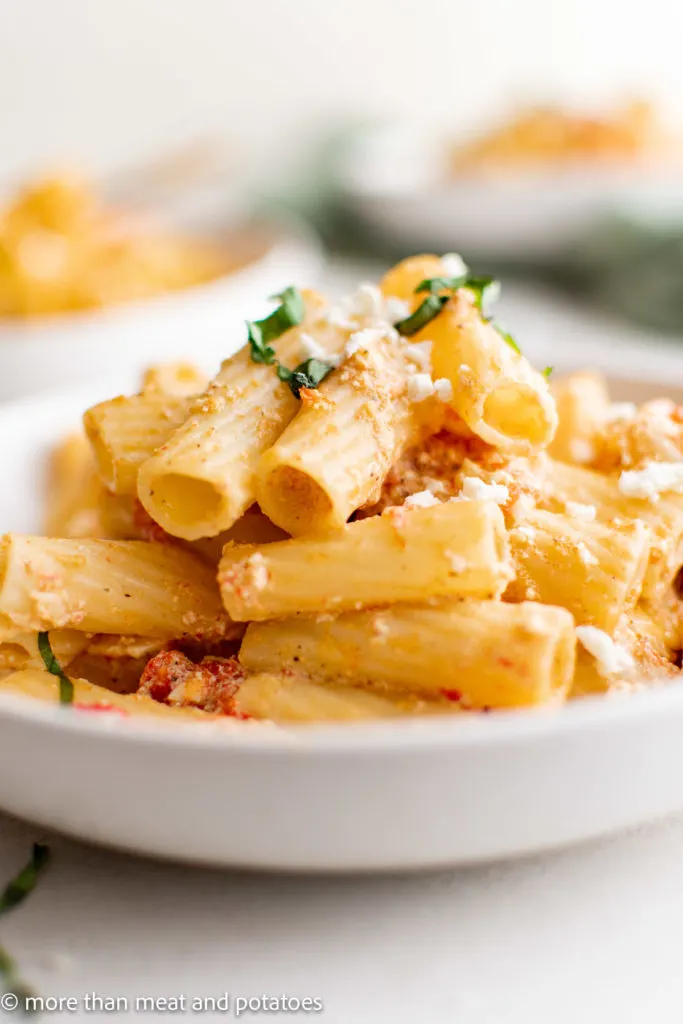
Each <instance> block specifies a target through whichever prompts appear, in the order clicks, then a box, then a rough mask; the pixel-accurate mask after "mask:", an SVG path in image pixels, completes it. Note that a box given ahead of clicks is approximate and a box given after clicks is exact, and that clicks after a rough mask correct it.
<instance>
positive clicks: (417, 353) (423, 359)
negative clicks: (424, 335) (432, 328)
mask: <svg viewBox="0 0 683 1024" xmlns="http://www.w3.org/2000/svg"><path fill="white" fill-rule="evenodd" d="M432 344H433V343H432V342H431V341H414V342H412V343H411V344H409V345H406V347H405V354H406V356H407V357H408V359H410V361H411V362H412V363H416V364H417V366H419V368H420V369H421V370H425V371H426V370H428V369H429V367H430V362H431V358H432Z"/></svg>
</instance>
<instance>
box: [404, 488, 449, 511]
mask: <svg viewBox="0 0 683 1024" xmlns="http://www.w3.org/2000/svg"><path fill="white" fill-rule="evenodd" d="M403 504H404V505H405V506H407V507H408V508H431V507H432V505H440V504H441V502H440V501H439V499H438V498H435V497H434V495H433V494H432V492H431V491H417V493H416V494H409V495H408V497H407V498H406V500H405V501H404V502H403Z"/></svg>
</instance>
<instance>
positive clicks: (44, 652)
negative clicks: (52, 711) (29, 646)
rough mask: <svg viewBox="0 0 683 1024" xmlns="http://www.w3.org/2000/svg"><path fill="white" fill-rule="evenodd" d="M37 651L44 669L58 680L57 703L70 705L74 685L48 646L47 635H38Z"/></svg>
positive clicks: (48, 639)
mask: <svg viewBox="0 0 683 1024" xmlns="http://www.w3.org/2000/svg"><path fill="white" fill-rule="evenodd" d="M38 650H39V651H40V656H41V658H42V659H43V662H44V664H45V668H46V669H47V670H48V672H51V673H52V675H53V676H57V678H58V679H59V703H60V704H72V703H73V699H74V684H73V683H72V682H71V680H70V679H69V677H68V676H67V674H66V672H65V671H64V669H63V668H62V666H61V665H60V664H59V662H58V661H57V659H56V657H55V656H54V653H53V651H52V647H51V646H50V637H49V636H48V634H47V633H39V634H38Z"/></svg>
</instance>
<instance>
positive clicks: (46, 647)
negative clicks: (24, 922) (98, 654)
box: [0, 633, 74, 909]
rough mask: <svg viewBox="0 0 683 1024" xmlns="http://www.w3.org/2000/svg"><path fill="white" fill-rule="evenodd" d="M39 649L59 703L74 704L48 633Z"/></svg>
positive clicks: (70, 686)
mask: <svg viewBox="0 0 683 1024" xmlns="http://www.w3.org/2000/svg"><path fill="white" fill-rule="evenodd" d="M38 650H39V651H40V656H41V658H42V659H43V662H44V664H45V668H46V669H47V670H48V672H51V673H52V675H53V676H57V678H58V679H59V703H60V704H72V703H73V699H74V684H73V683H72V682H71V680H70V679H69V677H68V676H67V674H66V672H65V671H64V669H63V668H62V666H61V665H60V664H59V662H58V661H57V658H56V657H55V655H54V652H53V650H52V647H51V646H50V638H49V636H48V635H47V633H39V634H38ZM0 909H1V904H0Z"/></svg>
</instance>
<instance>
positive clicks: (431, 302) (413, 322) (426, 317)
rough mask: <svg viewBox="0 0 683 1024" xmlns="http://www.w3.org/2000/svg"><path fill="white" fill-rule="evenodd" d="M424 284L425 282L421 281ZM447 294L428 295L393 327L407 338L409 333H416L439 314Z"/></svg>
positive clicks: (446, 300) (446, 299)
mask: <svg viewBox="0 0 683 1024" xmlns="http://www.w3.org/2000/svg"><path fill="white" fill-rule="evenodd" d="M422 283H423V284H425V283H426V282H424V281H423V282H422ZM448 298H449V296H448V295H428V296H427V298H426V299H425V300H424V301H423V302H422V303H421V304H420V305H419V306H418V307H417V309H416V310H415V312H414V313H411V314H410V316H407V317H406V318H405V320H399V321H398V322H397V323H395V324H394V327H395V328H396V330H397V331H398V333H399V334H402V335H403V336H404V337H406V338H409V337H410V335H411V334H417V332H418V331H421V330H422V328H423V327H426V326H427V324H429V323H431V322H432V320H433V319H434V318H435V317H437V316H438V315H439V313H440V312H441V310H442V309H443V308H444V306H445V305H446V303H447V302H448Z"/></svg>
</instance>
